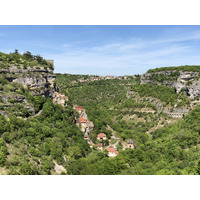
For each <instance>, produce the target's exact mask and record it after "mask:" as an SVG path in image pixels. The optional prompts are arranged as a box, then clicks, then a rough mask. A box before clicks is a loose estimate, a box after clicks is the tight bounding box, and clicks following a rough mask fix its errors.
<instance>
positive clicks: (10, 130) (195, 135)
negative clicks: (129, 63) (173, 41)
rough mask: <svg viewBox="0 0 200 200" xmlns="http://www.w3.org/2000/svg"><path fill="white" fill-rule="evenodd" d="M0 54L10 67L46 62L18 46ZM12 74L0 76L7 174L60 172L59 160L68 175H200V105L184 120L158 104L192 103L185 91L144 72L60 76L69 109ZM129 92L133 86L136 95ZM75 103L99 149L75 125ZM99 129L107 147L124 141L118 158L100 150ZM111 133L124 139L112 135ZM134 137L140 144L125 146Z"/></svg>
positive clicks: (1, 162)
mask: <svg viewBox="0 0 200 200" xmlns="http://www.w3.org/2000/svg"><path fill="white" fill-rule="evenodd" d="M20 58H22V59H20ZM0 59H1V61H2V62H1V64H2V66H4V68H6V67H9V66H11V65H12V64H15V65H16V66H18V67H21V64H22V65H23V68H24V69H27V68H28V67H29V66H34V67H36V68H39V66H40V65H41V66H47V65H48V64H47V65H46V63H45V60H44V59H43V58H42V57H41V56H33V55H32V54H31V53H30V52H26V53H25V54H23V55H20V54H19V53H18V51H17V50H16V51H15V52H14V53H12V54H8V55H7V54H6V55H4V54H2V53H0ZM16 63H17V64H19V65H17V64H16ZM48 67H49V66H48ZM187 67H188V66H183V67H178V70H180V69H181V70H186V69H187ZM190 67H191V66H190ZM195 67H196V68H197V67H198V66H194V68H195ZM155 70H157V69H155ZM172 70H174V69H172ZM187 70H188V69H187ZM187 70H186V71H187ZM190 71H191V70H190ZM154 72H156V71H154ZM177 75H178V73H177V71H175V72H172V73H171V74H170V76H165V75H164V74H160V75H155V74H154V75H152V76H151V77H150V79H151V80H152V81H156V82H160V83H163V82H165V81H173V80H175V79H176V78H177ZM9 78H12V77H8V75H7V74H1V75H0V167H1V168H3V169H4V171H6V173H7V174H24V175H28V174H55V169H54V167H55V163H57V164H58V165H62V167H64V168H65V169H66V174H69V175H70V174H74V175H79V174H81V175H86V174H97V175H115V174H119V175H123V174H146V175H149V174H180V175H185V174H200V147H199V145H200V115H199V113H200V106H197V107H196V108H195V109H193V110H192V111H191V112H190V113H189V114H188V115H187V116H184V117H183V118H182V119H180V120H175V119H172V118H171V117H169V116H167V115H166V114H164V113H163V112H162V109H161V108H160V107H159V106H158V104H161V107H164V108H166V107H167V108H169V109H172V110H173V108H174V105H176V107H183V106H189V105H190V103H191V102H190V100H189V99H188V97H187V95H186V94H185V93H184V91H181V92H180V93H179V94H178V93H176V90H175V88H170V87H167V86H164V85H154V84H140V76H136V78H132V79H131V78H130V79H122V80H118V79H113V80H99V81H92V82H90V81H88V82H78V81H77V80H79V79H85V80H86V79H87V80H89V79H90V78H91V77H90V76H89V75H69V74H63V75H62V74H57V78H56V83H57V84H58V86H59V88H60V92H61V93H62V92H63V93H65V94H66V95H67V96H68V97H69V102H68V103H67V106H66V107H63V106H61V105H57V104H53V102H52V99H50V98H46V97H44V96H40V95H38V96H36V95H35V96H34V95H33V93H31V91H30V90H29V88H25V87H23V86H22V85H20V84H18V83H14V82H10V81H9ZM188 84H190V83H188ZM40 89H41V88H40ZM127 91H131V93H130V96H129V95H127V94H128V93H127ZM73 104H77V105H79V106H83V107H84V109H85V110H86V113H87V115H88V118H89V120H90V121H92V122H93V123H94V129H93V130H92V131H91V132H90V133H89V137H90V139H91V140H92V141H93V142H94V143H95V144H96V146H95V147H94V148H93V149H91V148H90V147H89V145H88V143H87V141H86V140H85V139H84V138H83V133H82V132H81V131H80V130H79V128H78V127H77V126H76V125H75V117H77V113H76V112H75V111H74V110H73ZM31 110H33V111H31ZM100 132H102V133H105V134H106V135H107V137H108V140H105V141H104V142H103V143H104V146H108V145H109V142H110V144H112V145H114V144H115V143H117V142H119V143H118V144H116V147H117V148H118V150H119V154H118V155H117V156H116V157H114V158H109V157H108V152H107V151H102V152H101V151H98V150H97V149H96V148H97V144H98V143H99V141H97V140H96V136H97V135H98V134H99V133H100ZM112 135H114V136H115V138H118V139H111V136H112ZM110 139H111V140H110ZM129 139H132V140H133V141H134V147H135V149H125V150H124V145H125V144H126V142H127V140H129ZM122 149H123V150H122ZM62 174H65V172H63V173H62Z"/></svg>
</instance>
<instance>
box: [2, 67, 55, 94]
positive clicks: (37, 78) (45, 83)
mask: <svg viewBox="0 0 200 200" xmlns="http://www.w3.org/2000/svg"><path fill="white" fill-rule="evenodd" d="M0 74H5V77H6V79H7V80H8V81H9V82H16V83H20V84H22V85H23V86H24V87H27V88H29V89H30V91H31V93H32V94H33V95H44V96H46V97H51V98H53V94H54V92H55V91H58V87H57V86H56V85H55V84H54V81H55V78H56V76H55V75H54V74H53V70H52V69H49V68H48V69H46V68H44V67H40V68H37V67H27V69H21V68H20V69H19V68H18V67H16V66H14V65H12V66H11V67H9V68H8V69H0Z"/></svg>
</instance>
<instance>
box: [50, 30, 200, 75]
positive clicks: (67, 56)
mask: <svg viewBox="0 0 200 200" xmlns="http://www.w3.org/2000/svg"><path fill="white" fill-rule="evenodd" d="M189 40H200V32H191V33H189V34H182V33H181V34H180V33H176V34H172V33H171V36H169V37H163V38H161V37H160V38H157V39H154V40H151V39H142V38H132V39H131V40H127V41H117V42H112V43H109V44H105V45H98V46H97V45H96V46H93V47H91V48H89V47H86V45H84V47H77V46H76V45H74V46H73V44H70V45H63V46H62V48H63V49H62V50H63V53H62V54H59V55H58V54H57V55H51V57H52V58H54V59H55V65H56V70H55V71H56V72H62V73H81V74H101V75H108V74H112V75H120V74H121V75H125V74H135V73H144V72H145V71H146V70H147V69H148V68H150V67H161V66H172V65H173V66H176V65H183V64H194V63H196V64H198V63H199V62H200V59H199V58H198V56H197V55H195V54H194V53H193V55H192V53H191V52H192V51H193V46H192V45H189V44H188V42H187V43H185V41H189ZM196 53H197V52H196ZM197 54H198V53H197ZM48 57H49V56H48ZM194 58H195V59H194Z"/></svg>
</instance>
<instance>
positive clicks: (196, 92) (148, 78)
mask: <svg viewBox="0 0 200 200" xmlns="http://www.w3.org/2000/svg"><path fill="white" fill-rule="evenodd" d="M172 75H173V76H172ZM162 76H166V77H168V78H167V79H168V80H164V81H159V80H160V79H159V78H160V77H162ZM146 83H152V84H156V85H167V86H169V87H175V88H176V91H177V92H178V93H179V92H180V91H181V90H184V91H185V93H186V94H187V95H188V96H189V98H190V99H194V98H195V97H197V96H200V74H199V72H193V71H179V72H177V71H176V70H172V71H161V72H154V73H145V74H142V75H141V84H146Z"/></svg>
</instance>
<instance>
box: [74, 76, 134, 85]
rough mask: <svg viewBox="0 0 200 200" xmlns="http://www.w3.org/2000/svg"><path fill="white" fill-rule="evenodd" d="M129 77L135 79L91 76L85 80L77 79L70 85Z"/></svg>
mask: <svg viewBox="0 0 200 200" xmlns="http://www.w3.org/2000/svg"><path fill="white" fill-rule="evenodd" d="M130 77H132V78H135V75H133V76H91V77H90V78H87V79H79V80H77V81H72V82H71V83H78V82H80V83H82V82H90V81H100V80H111V79H119V80H122V79H129V78H130Z"/></svg>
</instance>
